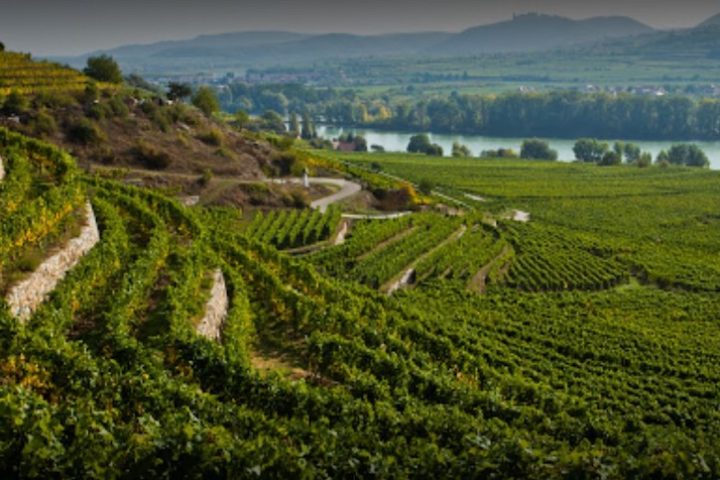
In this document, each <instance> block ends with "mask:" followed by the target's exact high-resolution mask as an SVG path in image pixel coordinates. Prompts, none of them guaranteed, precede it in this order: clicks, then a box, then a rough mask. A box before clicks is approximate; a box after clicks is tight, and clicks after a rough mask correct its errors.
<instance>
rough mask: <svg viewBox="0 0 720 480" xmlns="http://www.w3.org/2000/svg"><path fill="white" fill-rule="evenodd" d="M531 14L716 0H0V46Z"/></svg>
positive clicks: (690, 7)
mask: <svg viewBox="0 0 720 480" xmlns="http://www.w3.org/2000/svg"><path fill="white" fill-rule="evenodd" d="M529 11H535V12H540V13H550V14H559V15H564V16H567V17H571V18H586V17H590V16H597V15H627V16H631V17H634V18H636V19H638V20H640V21H642V22H645V23H647V24H649V25H651V26H653V27H658V28H683V27H689V26H694V25H696V24H697V23H699V22H701V21H702V20H704V19H706V18H708V17H710V16H712V15H714V14H716V13H720V2H718V1H717V0H713V1H709V0H659V1H652V0H593V1H583V0H362V1H361V0H351V1H347V0H202V1H198V0H194V1H191V0H115V1H111V0H0V41H2V42H4V43H5V44H6V45H7V47H8V48H9V49H13V50H21V51H29V52H31V53H33V54H35V55H76V54H80V53H86V52H89V51H94V50H98V49H107V48H112V47H116V46H119V45H125V44H130V43H150V42H155V41H160V40H174V39H184V38H192V37H195V36H197V35H201V34H208V33H223V32H233V31H242V30H289V31H296V32H311V33H325V32H343V33H360V34H363V33H388V32H408V31H420V30H444V31H459V30H463V29H465V28H468V27H472V26H476V25H480V24H486V23H492V22H495V21H499V20H505V19H508V18H510V17H511V16H512V14H513V13H526V12H529Z"/></svg>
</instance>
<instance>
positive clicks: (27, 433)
mask: <svg viewBox="0 0 720 480" xmlns="http://www.w3.org/2000/svg"><path fill="white" fill-rule="evenodd" d="M308 155H315V153H313V152H310V153H308ZM325 155H327V154H325ZM0 156H2V158H3V159H4V164H5V170H6V171H7V175H6V177H5V178H4V179H3V180H2V181H0V215H1V216H2V228H1V229H0V272H2V276H1V277H0V279H1V281H2V282H4V283H0V285H2V286H3V288H4V289H7V288H10V287H12V286H13V284H14V283H15V282H17V281H18V280H20V279H22V278H23V276H24V275H28V274H30V273H32V268H27V265H24V263H23V262H20V261H19V259H23V258H25V257H26V256H27V253H28V252H37V251H38V249H40V251H45V252H49V251H52V248H53V247H52V246H53V245H55V244H56V243H57V239H58V238H61V237H63V232H64V231H65V230H68V229H72V228H73V222H72V221H70V220H68V218H70V217H71V216H72V214H73V212H76V211H77V210H78V209H80V208H81V207H82V206H83V205H84V204H85V202H86V201H90V203H91V204H92V207H93V209H94V211H95V214H96V217H97V221H98V225H99V230H100V238H101V240H100V242H99V243H98V244H97V245H96V246H95V247H94V248H92V250H90V252H89V253H88V254H87V255H85V256H84V257H83V258H82V259H81V260H80V262H79V263H78V264H77V265H76V266H75V267H74V268H73V269H72V270H70V271H69V273H68V274H67V275H66V276H65V277H64V278H63V279H62V280H61V281H60V283H59V284H58V285H57V287H56V288H55V289H54V291H53V292H52V294H51V295H50V296H49V297H48V298H47V299H46V301H45V302H43V303H42V304H41V305H40V306H39V308H37V310H35V311H34V313H33V314H32V315H31V316H30V318H29V319H28V320H27V321H26V322H22V321H20V320H18V319H17V318H15V317H14V316H13V312H11V311H10V309H9V307H8V305H6V304H5V303H4V302H2V301H0V474H1V475H2V477H3V478H17V477H26V478H54V477H98V478H157V477H163V478H251V477H261V478H407V477H414V478H430V477H434V478H539V479H540V478H542V479H545V478H707V479H712V478H717V476H718V474H720V444H719V443H718V442H717V439H718V438H720V409H719V405H720V404H719V402H720V353H719V352H720V350H719V347H720V325H718V320H717V319H718V318H719V317H720V315H719V314H720V240H718V239H719V238H720V237H719V236H718V234H719V233H720V217H719V216H718V211H717V208H718V205H720V202H719V201H718V200H720V175H718V174H717V173H716V172H710V171H701V170H693V169H689V168H667V169H661V168H659V167H652V168H648V169H637V168H631V167H617V168H600V167H596V166H588V165H582V166H581V165H568V164H550V163H543V162H521V161H480V160H449V159H430V158H426V157H421V156H407V155H343V156H335V155H333V157H332V158H331V159H336V160H345V161H350V162H353V163H355V164H357V166H356V167H355V168H352V169H350V171H356V172H363V171H364V170H363V169H362V167H364V166H370V164H371V163H372V162H377V163H380V164H381V167H382V169H383V170H384V171H385V172H389V173H392V174H394V175H397V176H400V177H403V178H407V179H409V180H411V181H415V182H419V181H421V180H424V179H430V180H432V181H433V182H434V183H435V185H436V190H441V191H442V192H444V194H446V195H448V196H450V197H451V198H456V199H457V200H459V201H462V202H463V203H467V204H470V205H469V206H470V207H471V208H468V207H465V208H464V209H463V212H462V213H463V214H462V215H459V216H457V215H449V214H444V213H441V210H435V209H429V210H428V211H426V212H416V213H412V214H410V215H407V216H404V217H401V218H395V219H388V220H356V221H354V223H353V224H352V226H351V229H350V232H349V234H348V236H347V238H346V240H345V242H344V243H342V244H339V245H335V246H329V245H324V248H320V249H317V250H314V251H310V252H304V253H300V254H298V255H297V256H291V255H289V254H288V253H283V252H281V251H279V250H277V249H276V247H278V248H282V249H292V248H297V247H299V246H305V245H320V246H321V247H322V246H323V243H324V242H325V243H328V242H327V240H328V239H329V238H330V237H331V236H332V235H333V234H334V233H335V231H336V230H337V228H338V223H339V221H340V219H339V216H340V211H339V210H337V209H330V210H329V211H328V213H326V214H322V215H321V214H319V213H314V212H311V211H295V212H270V213H267V214H263V215H258V216H257V217H256V218H255V219H254V220H251V221H250V222H249V223H248V221H247V220H244V219H243V218H242V215H240V214H239V212H237V211H233V210H232V209H227V208H226V209H205V208H199V207H192V208H186V207H183V206H180V205H179V204H178V203H176V202H175V201H174V200H172V199H170V198H168V197H165V196H163V195H161V194H159V193H156V192H153V191H150V190H142V189H138V188H135V187H131V186H127V185H124V184H121V183H116V182H114V181H111V180H106V179H103V178H99V177H90V176H88V175H87V174H85V173H83V172H81V171H80V170H79V169H78V168H77V167H76V166H75V164H74V161H73V159H72V158H71V157H70V156H68V155H67V154H65V153H62V152H60V151H58V150H57V149H55V148H54V147H52V146H49V145H45V144H43V143H40V142H37V141H34V140H29V139H27V138H24V137H21V136H19V135H16V134H12V133H9V132H7V131H5V130H0ZM363 178H364V179H365V181H367V180H368V179H374V178H382V177H381V176H380V175H377V174H374V175H369V174H368V175H364V176H363ZM392 182H396V180H392ZM388 183H391V182H388ZM466 194H472V195H473V196H474V197H472V198H470V197H467V196H466ZM479 196H481V197H484V198H485V201H480V200H479V199H478V197H479ZM514 210H522V211H524V212H527V213H528V214H529V222H527V223H523V222H518V221H514V220H512V214H513V211H514ZM65 233H67V232H65ZM43 249H45V250H43ZM25 263H27V262H25ZM218 270H219V271H220V272H222V274H223V276H224V279H225V283H226V292H227V296H228V299H229V300H228V310H227V313H226V315H225V317H224V321H223V324H222V327H221V331H220V335H219V340H213V339H211V338H206V336H203V335H200V334H198V324H199V323H200V321H201V319H202V318H203V315H204V312H205V309H206V304H207V302H208V299H209V298H210V296H211V290H213V289H212V288H211V282H210V281H209V280H210V278H211V277H212V273H213V272H216V271H218ZM409 271H411V272H413V274H412V275H409V276H408V277H409V280H408V281H407V284H406V285H401V286H400V288H399V289H398V290H396V291H394V293H393V294H392V295H387V294H385V293H383V292H385V291H388V290H387V288H386V287H387V285H389V284H390V283H392V282H394V281H396V280H398V279H399V278H400V277H402V276H404V275H403V273H404V272H409ZM379 289H380V290H383V292H380V291H378V290H379ZM391 290H392V289H391Z"/></svg>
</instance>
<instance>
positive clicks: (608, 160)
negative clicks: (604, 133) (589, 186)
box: [598, 150, 622, 167]
mask: <svg viewBox="0 0 720 480" xmlns="http://www.w3.org/2000/svg"><path fill="white" fill-rule="evenodd" d="M621 163H622V157H621V156H620V154H618V153H617V152H616V151H615V150H612V151H608V152H605V155H603V158H602V160H600V163H598V165H602V166H604V167H610V166H613V165H620V164H621Z"/></svg>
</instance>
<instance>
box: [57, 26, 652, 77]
mask: <svg viewBox="0 0 720 480" xmlns="http://www.w3.org/2000/svg"><path fill="white" fill-rule="evenodd" d="M653 31H654V30H653V29H652V28H651V27H649V26H647V25H644V24H642V23H640V22H637V21H635V20H633V19H630V18H627V17H602V18H589V19H586V20H571V19H568V18H563V17H557V16H548V15H539V14H528V15H520V16H517V17H515V18H513V19H512V20H509V21H505V22H500V23H495V24H490V25H483V26H479V27H475V28H471V29H468V30H466V31H463V32H460V33H448V32H416V33H396V34H386V35H351V34H346V33H328V34H318V35H307V34H299V33H291V32H239V33H228V34H223V35H204V36H200V37H197V38H194V39H191V40H183V41H173V42H160V43H154V44H149V45H131V46H123V47H119V48H116V49H111V50H107V51H104V52H102V53H107V54H109V55H112V56H114V57H115V58H117V59H118V60H119V61H120V63H121V64H122V65H123V66H124V67H126V68H127V69H136V70H143V71H148V70H152V69H154V70H163V69H169V70H174V71H177V70H178V69H184V70H185V71H191V70H192V67H196V70H197V69H199V68H200V67H206V66H209V65H213V66H215V67H218V68H219V67H220V66H223V67H224V66H235V67H245V68H250V67H263V66H271V65H279V64H286V63H309V62H314V61H318V60H323V59H331V58H347V57H368V56H378V57H389V56H396V55H425V56H427V55H431V56H462V55H475V54H482V53H491V52H493V53H494V52H518V51H534V50H546V49H552V48H557V47H563V46H574V45H581V44H587V43H591V42H598V41H602V40H605V39H608V38H619V37H627V36H634V35H641V34H647V33H652V32H653ZM97 53H100V52H93V54H97ZM88 55H90V54H88ZM88 55H84V56H82V57H77V58H63V59H62V60H63V61H67V62H69V63H70V64H72V65H75V66H80V65H81V64H82V63H83V62H84V61H85V59H86V58H87V56H88Z"/></svg>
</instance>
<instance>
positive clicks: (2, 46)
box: [0, 42, 5, 52]
mask: <svg viewBox="0 0 720 480" xmlns="http://www.w3.org/2000/svg"><path fill="white" fill-rule="evenodd" d="M4 51H5V44H4V43H3V42H0V52H4Z"/></svg>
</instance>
